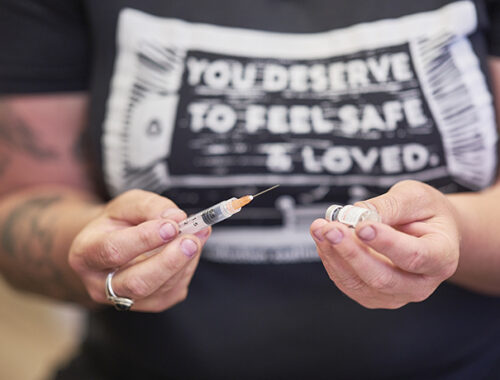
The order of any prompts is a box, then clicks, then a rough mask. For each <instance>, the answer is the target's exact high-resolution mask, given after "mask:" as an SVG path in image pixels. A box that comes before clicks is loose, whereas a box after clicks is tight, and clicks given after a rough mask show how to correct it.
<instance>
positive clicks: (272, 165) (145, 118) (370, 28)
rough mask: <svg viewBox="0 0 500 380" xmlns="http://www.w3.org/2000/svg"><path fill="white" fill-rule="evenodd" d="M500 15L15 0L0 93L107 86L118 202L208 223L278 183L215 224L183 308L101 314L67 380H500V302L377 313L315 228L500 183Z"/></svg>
mask: <svg viewBox="0 0 500 380" xmlns="http://www.w3.org/2000/svg"><path fill="white" fill-rule="evenodd" d="M498 9H500V7H499V6H498V5H497V2H496V1H481V0H477V1H445V0H442V1H439V0H422V1H411V2H410V1H399V0H381V1H373V2H368V1H360V0H353V1H349V2H343V1H325V0H311V1H293V0H254V1H244V0H231V1H230V0H219V1H200V0H184V1H169V2H161V1H153V0H141V1H133V0H128V1H127V0H106V1H97V0H81V1H68V0H44V1H41V0H39V1H28V0H26V1H19V0H4V1H3V2H2V4H1V5H0V41H1V47H2V49H0V92H2V93H31V92H60V91H72V90H83V89H87V90H89V92H90V95H91V109H90V126H89V138H90V139H89V140H90V141H91V151H92V158H93V160H94V163H95V164H96V165H95V166H96V180H97V181H99V183H100V184H101V185H102V188H103V193H104V194H105V196H113V195H116V194H119V193H121V192H123V191H125V190H127V189H129V188H134V187H140V188H144V189H147V190H152V191H156V192H159V193H162V194H165V195H167V196H169V197H171V198H172V199H173V200H174V201H175V202H177V203H178V204H179V205H180V206H181V207H182V208H184V209H186V210H188V211H197V210H200V209H202V208H204V207H206V206H209V205H211V204H214V203H216V202H219V201H220V200H223V199H226V198H229V197H231V196H239V195H243V194H248V193H255V192H256V191H258V190H260V189H262V188H264V187H266V186H268V185H273V184H275V183H280V184H281V187H280V188H279V189H277V190H275V191H274V192H273V193H269V194H267V195H266V196H265V197H262V198H261V199H259V200H258V201H257V200H256V201H255V203H254V204H252V206H249V207H247V209H245V210H244V211H242V212H241V213H240V214H237V215H235V216H234V217H233V218H232V219H231V220H229V221H227V222H225V223H224V224H221V225H218V226H216V227H215V228H214V233H213V236H212V237H211V238H210V240H209V243H208V244H207V246H206V248H205V250H204V252H203V254H202V260H201V261H200V265H199V267H198V269H197V272H196V274H195V276H194V278H193V281H192V284H191V286H190V293H189V296H188V298H187V300H186V301H185V302H183V303H181V304H179V305H177V306H175V307H174V308H172V309H170V310H167V311H166V312H164V313H160V314H141V313H117V312H115V311H114V310H112V309H111V308H110V309H109V310H105V311H101V312H97V313H92V314H91V315H90V325H89V333H88V336H87V338H86V340H85V344H84V346H83V349H82V353H81V356H80V357H79V359H78V360H77V361H76V362H75V363H74V365H73V367H71V368H70V369H68V370H67V371H66V372H63V373H61V378H63V377H64V378H76V374H75V372H74V371H76V369H78V370H79V371H81V373H83V374H84V375H82V378H115V377H116V378H118V376H121V377H125V378H135V377H137V378H148V379H155V378H179V379H186V378H191V379H203V378H217V379H222V378H228V379H258V378H266V379H267V378H269V379H279V378H283V379H285V378H286V379H295V378H296V379H303V378H317V379H320V378H325V379H326V378H328V379H426V380H427V379H470V378H474V379H479V378H496V377H495V376H497V372H496V371H497V370H498V368H499V367H500V324H499V323H498V322H499V321H500V300H499V299H498V298H493V297H487V296H483V295H480V294H476V293H473V292H470V291H467V290H464V289H462V288H459V287H456V286H453V285H450V284H443V285H441V286H440V287H439V288H438V289H437V290H436V292H435V293H434V294H433V295H432V296H431V297H429V299H427V300H426V301H424V302H421V303H415V304H409V305H407V306H405V307H403V308H401V309H398V310H367V309H365V308H363V307H361V306H359V305H358V304H356V303H355V302H354V301H352V300H350V299H349V298H348V297H346V296H345V295H343V294H342V293H341V292H340V291H339V290H338V289H337V288H336V287H335V285H334V284H333V283H332V282H331V281H330V280H329V279H328V276H327V274H326V272H325V270H324V268H323V266H322V264H321V263H320V262H319V259H318V257H317V254H316V252H315V248H314V245H313V243H312V241H311V239H310V237H309V236H308V226H309V224H310V223H311V222H312V220H314V219H315V218H317V217H321V216H322V215H323V214H324V211H325V210H326V208H327V206H328V205H329V204H330V203H352V202H354V201H356V200H359V199H363V198H368V197H371V196H374V195H377V194H380V193H382V192H384V191H386V190H387V189H388V188H389V187H390V186H391V185H392V184H394V183H396V182H397V181H400V180H403V179H406V178H413V179H417V180H420V181H424V182H426V183H429V184H431V185H433V186H435V187H436V188H438V189H440V190H442V191H444V192H456V191H467V190H478V189H481V188H485V187H487V186H488V185H490V184H491V183H492V181H493V180H494V176H495V170H496V162H497V161H496V155H497V152H496V125H495V121H494V112H493V107H492V97H491V91H490V89H489V86H488V80H487V74H486V61H485V60H486V57H487V55H488V54H493V55H498V54H500V31H499V30H498V28H499V27H498V26H497V23H498V21H499V15H498ZM72 371H73V372H72ZM488 376H489V377H488ZM499 376H500V375H499Z"/></svg>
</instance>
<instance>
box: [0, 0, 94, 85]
mask: <svg viewBox="0 0 500 380" xmlns="http://www.w3.org/2000/svg"><path fill="white" fill-rule="evenodd" d="M88 34H89V33H88V32H87V28H86V22H85V14H84V11H83V9H82V4H81V3H80V0H1V1H0V94H14V93H42V92H44V93H47V92H64V91H80V90H85V89H86V88H87V87H88V72H89V62H90V59H89V56H88V52H89V49H88V39H89V38H88Z"/></svg>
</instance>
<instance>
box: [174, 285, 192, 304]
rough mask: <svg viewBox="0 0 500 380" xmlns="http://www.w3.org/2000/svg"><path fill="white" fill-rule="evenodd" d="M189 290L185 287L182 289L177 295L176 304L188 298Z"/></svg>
mask: <svg viewBox="0 0 500 380" xmlns="http://www.w3.org/2000/svg"><path fill="white" fill-rule="evenodd" d="M188 293H189V290H188V288H187V287H183V288H182V289H181V290H180V291H179V292H178V294H177V297H176V302H177V303H179V302H183V301H185V300H186V298H187V297H188Z"/></svg>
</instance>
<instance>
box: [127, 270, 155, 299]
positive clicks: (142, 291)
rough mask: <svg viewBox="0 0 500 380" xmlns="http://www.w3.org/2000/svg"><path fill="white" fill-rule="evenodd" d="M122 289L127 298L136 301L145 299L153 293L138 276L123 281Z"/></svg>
mask: <svg viewBox="0 0 500 380" xmlns="http://www.w3.org/2000/svg"><path fill="white" fill-rule="evenodd" d="M122 287H123V292H124V293H123V294H124V295H125V296H126V297H132V298H135V299H141V298H145V297H147V296H148V295H149V294H150V293H151V288H150V286H149V285H148V284H147V283H146V281H144V279H142V278H141V277H138V276H133V277H128V278H127V279H126V280H124V281H123V284H122Z"/></svg>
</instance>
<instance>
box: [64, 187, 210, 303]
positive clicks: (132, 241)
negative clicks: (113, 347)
mask: <svg viewBox="0 0 500 380" xmlns="http://www.w3.org/2000/svg"><path fill="white" fill-rule="evenodd" d="M185 218H186V213H185V212H184V211H182V210H180V209H179V208H178V207H177V206H176V205H175V204H174V203H173V202H172V201H171V200H169V199H167V198H165V197H162V196H160V195H157V194H154V193H150V192H147V191H142V190H131V191H128V192H126V193H124V194H122V195H120V196H118V197H117V198H115V199H114V200H112V201H111V202H109V203H108V204H107V205H106V206H105V207H104V209H103V211H102V213H101V214H100V215H99V216H98V217H97V218H96V219H95V220H93V221H92V222H90V223H89V224H88V225H87V226H86V227H85V228H84V229H83V230H82V231H81V232H80V233H79V234H78V235H77V236H76V238H75V239H74V241H73V244H72V246H71V249H70V252H69V263H70V266H71V267H72V268H73V270H74V271H75V272H76V273H77V274H78V275H79V276H80V278H81V279H82V281H83V283H84V284H85V287H86V288H87V291H88V293H89V295H90V297H91V298H92V299H93V300H94V301H96V302H98V303H106V304H109V301H108V300H107V298H106V295H105V283H106V277H107V275H108V273H110V272H111V271H114V270H116V269H118V268H119V270H118V271H117V272H116V274H115V275H114V277H113V290H114V291H115V293H116V294H117V295H118V296H121V297H128V298H131V299H133V300H134V305H133V307H132V310H136V311H147V312H159V311H163V310H165V309H168V308H169V307H171V306H173V305H175V304H176V303H178V302H180V301H183V300H184V299H185V298H186V296H187V292H188V286H189V283H190V281H191V278H192V276H193V274H194V272H195V269H196V267H197V265H198V261H199V256H200V252H201V248H202V247H203V244H205V242H206V241H207V239H208V237H209V236H210V233H211V230H210V228H209V229H205V230H203V231H200V232H198V233H197V234H196V235H182V236H178V225H177V223H178V222H180V221H182V220H184V219H185ZM146 253H153V255H144V254H146Z"/></svg>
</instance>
